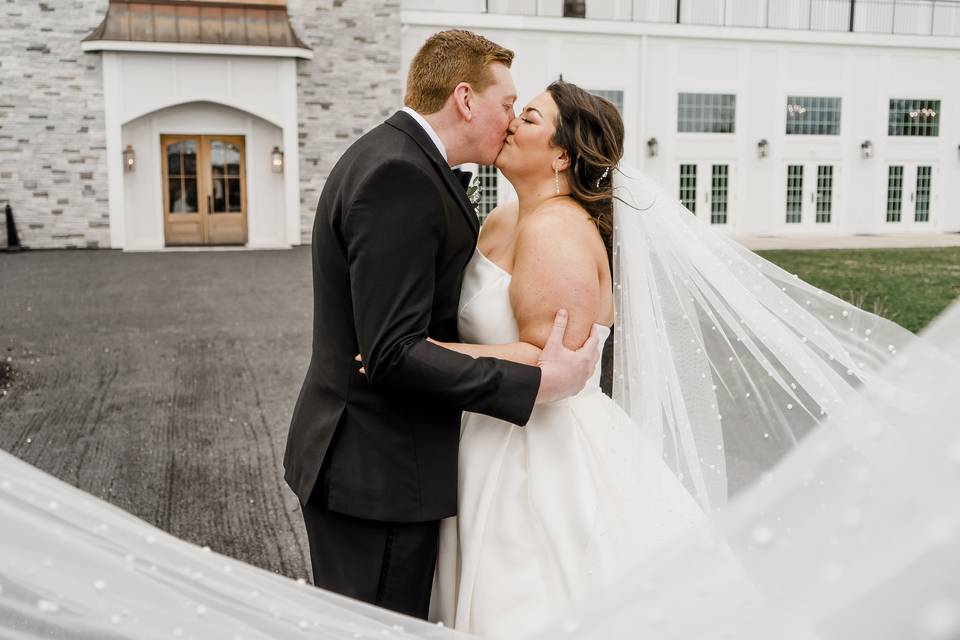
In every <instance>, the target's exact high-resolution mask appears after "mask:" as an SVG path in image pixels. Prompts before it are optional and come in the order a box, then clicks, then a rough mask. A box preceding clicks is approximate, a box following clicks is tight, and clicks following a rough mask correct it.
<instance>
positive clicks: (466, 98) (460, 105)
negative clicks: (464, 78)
mask: <svg viewBox="0 0 960 640" xmlns="http://www.w3.org/2000/svg"><path fill="white" fill-rule="evenodd" d="M474 97H475V95H474V93H473V87H471V86H470V85H469V84H468V83H466V82H461V83H460V84H458V85H457V86H456V87H454V88H453V95H452V98H453V103H454V105H455V106H456V108H457V112H458V113H459V114H460V116H461V117H462V118H463V119H464V120H466V121H467V122H470V121H471V120H473V104H472V103H473V99H474Z"/></svg>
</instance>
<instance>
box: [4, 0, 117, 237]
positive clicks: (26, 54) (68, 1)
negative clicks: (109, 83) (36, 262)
mask: <svg viewBox="0 0 960 640" xmlns="http://www.w3.org/2000/svg"><path fill="white" fill-rule="evenodd" d="M106 10H107V0H82V1H81V0H48V1H47V2H22V1H21V0H6V1H5V2H3V3H2V4H0V205H3V204H5V203H6V202H10V204H11V206H12V207H13V212H14V218H15V219H16V222H17V231H18V233H19V235H20V242H21V243H23V244H25V245H27V246H29V247H34V248H43V247H93V248H95V247H107V246H109V245H110V221H109V214H108V206H107V166H106V139H105V136H104V116H103V80H102V76H101V60H100V56H99V55H94V54H87V53H83V52H82V51H81V50H80V41H81V40H82V39H83V38H84V37H85V36H86V35H87V34H88V33H90V32H91V31H92V30H93V29H94V27H96V26H97V25H98V24H100V21H101V20H102V18H103V15H104V14H105V13H106ZM0 242H2V243H4V244H5V243H6V229H5V227H4V228H3V230H2V231H0Z"/></svg>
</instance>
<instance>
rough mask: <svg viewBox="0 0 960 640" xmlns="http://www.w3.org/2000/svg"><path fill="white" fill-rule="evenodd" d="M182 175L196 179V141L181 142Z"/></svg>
mask: <svg viewBox="0 0 960 640" xmlns="http://www.w3.org/2000/svg"><path fill="white" fill-rule="evenodd" d="M183 175H185V176H190V177H196V175H197V141H196V140H185V141H184V142H183Z"/></svg>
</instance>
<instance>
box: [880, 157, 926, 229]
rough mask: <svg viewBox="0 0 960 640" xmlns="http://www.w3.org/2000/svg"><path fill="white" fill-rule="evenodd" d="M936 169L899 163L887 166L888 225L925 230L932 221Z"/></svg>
mask: <svg viewBox="0 0 960 640" xmlns="http://www.w3.org/2000/svg"><path fill="white" fill-rule="evenodd" d="M934 174H935V167H934V165H932V164H929V163H924V164H918V163H910V162H904V163H897V164H890V165H888V166H887V174H886V185H887V193H886V217H885V221H886V223H887V226H888V227H889V226H894V225H895V226H899V227H912V226H917V227H923V226H927V223H929V222H930V209H931V205H932V203H933V189H934V186H935V185H934Z"/></svg>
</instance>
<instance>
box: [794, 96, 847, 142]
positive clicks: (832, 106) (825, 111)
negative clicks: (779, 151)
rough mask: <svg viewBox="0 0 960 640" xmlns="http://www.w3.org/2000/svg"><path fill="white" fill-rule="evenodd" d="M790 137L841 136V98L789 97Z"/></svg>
mask: <svg viewBox="0 0 960 640" xmlns="http://www.w3.org/2000/svg"><path fill="white" fill-rule="evenodd" d="M787 134H788V135H819V136H836V135H840V98H824V97H809V96H807V97H804V96H789V97H787Z"/></svg>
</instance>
